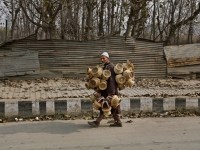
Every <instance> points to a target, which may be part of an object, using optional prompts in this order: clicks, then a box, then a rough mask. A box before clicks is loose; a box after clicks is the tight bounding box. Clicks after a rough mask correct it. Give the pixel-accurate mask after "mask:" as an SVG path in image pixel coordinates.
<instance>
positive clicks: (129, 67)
mask: <svg viewBox="0 0 200 150" xmlns="http://www.w3.org/2000/svg"><path fill="white" fill-rule="evenodd" d="M114 71H115V73H116V76H115V80H116V82H117V84H118V87H119V90H123V89H125V88H126V87H132V86H133V85H134V84H135V77H134V65H133V63H131V62H130V61H129V60H127V62H126V63H118V64H116V65H115V67H114Z"/></svg>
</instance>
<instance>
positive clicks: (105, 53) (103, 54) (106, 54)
mask: <svg viewBox="0 0 200 150" xmlns="http://www.w3.org/2000/svg"><path fill="white" fill-rule="evenodd" d="M101 56H106V57H108V58H109V54H108V53H107V52H103V53H102V54H101Z"/></svg>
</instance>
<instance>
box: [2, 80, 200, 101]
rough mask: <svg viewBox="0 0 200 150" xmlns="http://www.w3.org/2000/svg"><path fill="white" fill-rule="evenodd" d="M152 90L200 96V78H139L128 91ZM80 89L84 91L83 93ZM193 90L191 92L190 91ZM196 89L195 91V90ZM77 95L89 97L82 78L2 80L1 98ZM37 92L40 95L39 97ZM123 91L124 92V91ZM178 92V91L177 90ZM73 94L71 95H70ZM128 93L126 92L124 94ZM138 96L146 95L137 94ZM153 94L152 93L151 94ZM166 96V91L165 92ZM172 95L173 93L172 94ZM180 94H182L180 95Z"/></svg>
mask: <svg viewBox="0 0 200 150" xmlns="http://www.w3.org/2000/svg"><path fill="white" fill-rule="evenodd" d="M135 89H137V90H144V91H145V90H151V91H159V90H160V91H162V90H165V91H167V90H170V91H186V90H187V94H184V92H183V94H181V95H183V96H200V79H195V80H183V79H138V80H136V84H135V85H134V86H133V87H132V88H128V91H129V92H130V91H131V90H132V91H134V90H135ZM78 91H83V92H82V93H81V92H79V93H78ZM190 91H191V92H190ZM194 91H195V92H194ZM76 92H77V93H78V94H80V95H78V94H77V95H78V96H76V97H81V96H84V97H87V96H88V95H89V94H91V90H87V89H86V87H85V81H84V79H82V78H79V79H72V78H54V79H48V78H41V79H33V80H0V98H1V99H15V98H24V99H28V98H30V99H42V98H44V99H45V98H64V97H65V98H66V97H72V96H73V95H76ZM37 93H39V96H38V97H37ZM41 93H49V96H48V94H47V96H46V97H45V96H44V97H42V94H41ZM122 93H123V92H122ZM175 93H176V92H175ZM70 94H71V95H70ZM72 94H73V95H72ZM10 95H11V96H10ZM123 96H126V93H125V92H124V95H123ZM137 96H144V95H142V94H137ZM150 96H151V95H150ZM165 96H167V95H166V93H165ZM170 96H172V94H170ZM179 96H180V95H179Z"/></svg>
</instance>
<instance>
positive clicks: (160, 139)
mask: <svg viewBox="0 0 200 150" xmlns="http://www.w3.org/2000/svg"><path fill="white" fill-rule="evenodd" d="M108 121H109V120H103V121H102V123H101V126H100V127H99V128H91V127H89V126H88V124H87V121H86V120H66V121H61V120H54V121H38V122H29V121H28V122H18V123H6V124H4V123H2V124H0V138H1V140H0V145H1V149H2V150H17V149H20V150H61V149H63V150H64V149H65V150H66V149H67V150H94V149H95V150H105V149H110V150H122V149H124V150H133V149H134V150H160V149H163V150H189V149H191V150H200V136H199V135H200V118H199V117H176V118H137V119H132V120H129V119H122V122H123V127H121V128H116V127H114V128H111V127H109V124H108Z"/></svg>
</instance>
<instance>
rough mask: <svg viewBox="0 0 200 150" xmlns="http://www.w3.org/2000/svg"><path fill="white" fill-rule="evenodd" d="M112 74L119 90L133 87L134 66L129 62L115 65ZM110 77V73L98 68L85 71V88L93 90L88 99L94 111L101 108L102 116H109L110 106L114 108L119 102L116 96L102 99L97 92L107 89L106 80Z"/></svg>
mask: <svg viewBox="0 0 200 150" xmlns="http://www.w3.org/2000/svg"><path fill="white" fill-rule="evenodd" d="M114 72H115V74H116V76H115V80H116V82H117V84H118V88H119V90H122V89H124V88H126V87H132V86H133V85H134V83H135V82H134V65H133V64H132V63H131V62H130V61H128V60H127V62H126V63H118V64H116V65H115V66H114ZM110 76H111V72H110V71H109V70H103V68H102V67H100V66H96V67H93V68H88V69H87V82H86V83H85V86H86V88H87V89H93V90H95V92H94V93H93V94H92V95H90V99H91V101H92V103H93V107H94V109H97V110H99V109H100V108H102V110H103V112H104V115H109V114H110V110H111V106H112V107H114V108H116V107H117V106H118V105H119V103H120V102H121V100H120V98H119V97H118V96H117V95H114V96H113V97H108V98H106V97H102V96H101V95H100V94H99V92H98V91H101V90H105V89H106V88H107V80H108V78H109V77H110ZM105 100H106V101H105ZM108 101H109V104H108Z"/></svg>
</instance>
